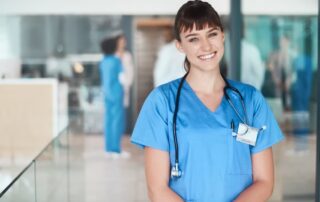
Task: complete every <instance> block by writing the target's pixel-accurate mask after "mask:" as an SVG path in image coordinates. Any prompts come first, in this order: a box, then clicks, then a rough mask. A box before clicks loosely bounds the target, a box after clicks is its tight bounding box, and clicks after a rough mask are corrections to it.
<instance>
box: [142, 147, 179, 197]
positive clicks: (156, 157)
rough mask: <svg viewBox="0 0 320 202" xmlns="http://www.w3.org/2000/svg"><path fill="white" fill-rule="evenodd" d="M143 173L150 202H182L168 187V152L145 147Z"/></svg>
mask: <svg viewBox="0 0 320 202" xmlns="http://www.w3.org/2000/svg"><path fill="white" fill-rule="evenodd" d="M145 171H146V178H147V185H148V194H149V198H150V200H151V201H152V202H163V201H166V202H183V200H182V199H181V198H180V197H179V196H178V195H177V194H176V193H175V192H173V191H172V190H171V189H170V187H169V186H168V184H169V176H170V159H169V153H168V152H165V151H161V150H157V149H152V148H150V147H146V148H145Z"/></svg>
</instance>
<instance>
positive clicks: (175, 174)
mask: <svg viewBox="0 0 320 202" xmlns="http://www.w3.org/2000/svg"><path fill="white" fill-rule="evenodd" d="M188 73H189V72H187V73H186V74H185V75H184V76H183V77H182V79H181V81H180V83H179V86H178V91H177V95H176V100H175V109H174V113H173V123H172V128H173V141H174V148H175V163H174V165H173V166H172V167H171V178H173V179H177V178H180V177H181V175H182V171H181V169H180V167H179V146H178V139H177V129H176V127H177V125H176V122H177V115H178V111H179V100H180V94H181V89H182V85H183V83H184V81H185V79H186V77H187V76H188ZM222 78H223V80H224V82H225V83H226V85H225V87H224V88H223V92H224V96H225V98H226V99H227V101H228V103H229V104H230V106H231V107H232V108H233V110H234V111H235V112H236V114H237V116H238V117H239V119H240V120H241V121H242V122H243V123H245V124H246V125H248V116H247V110H246V108H245V104H244V98H243V96H242V95H241V93H240V91H239V90H238V89H237V88H235V87H233V86H231V85H230V83H229V82H228V80H227V79H226V78H225V77H224V76H223V75H222ZM228 90H231V91H233V92H235V93H236V94H237V95H238V96H239V97H240V101H241V105H242V109H243V111H244V114H245V117H244V119H243V118H242V117H241V115H240V113H239V111H238V110H237V109H236V107H235V106H234V104H233V103H232V101H231V98H230V96H229V95H228V92H227V91H228ZM232 129H233V128H232ZM247 131H248V128H247V129H246V131H244V132H243V134H245V133H247Z"/></svg>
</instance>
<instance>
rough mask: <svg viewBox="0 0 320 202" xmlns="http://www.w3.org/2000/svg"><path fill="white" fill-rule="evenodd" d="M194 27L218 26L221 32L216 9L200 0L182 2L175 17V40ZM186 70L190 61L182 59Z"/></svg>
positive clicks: (198, 28)
mask: <svg viewBox="0 0 320 202" xmlns="http://www.w3.org/2000/svg"><path fill="white" fill-rule="evenodd" d="M193 26H195V27H196V30H201V29H203V28H205V27H206V26H209V27H219V28H220V29H221V31H222V32H223V26H222V23H221V20H220V17H219V14H218V13H217V11H216V10H215V9H214V8H213V7H212V6H211V5H210V4H209V3H208V2H203V1H201V0H193V1H188V2H187V3H185V4H183V5H182V6H181V7H180V9H179V10H178V13H177V15H176V17H175V22H174V35H175V38H176V40H178V41H181V38H180V33H181V32H185V31H189V30H192V29H193ZM184 67H185V69H186V71H189V69H190V62H189V61H188V59H187V58H186V59H185V61H184Z"/></svg>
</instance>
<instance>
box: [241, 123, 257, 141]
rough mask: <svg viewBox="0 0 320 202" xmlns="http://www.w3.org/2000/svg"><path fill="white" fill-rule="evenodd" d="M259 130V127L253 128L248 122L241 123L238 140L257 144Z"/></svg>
mask: <svg viewBox="0 0 320 202" xmlns="http://www.w3.org/2000/svg"><path fill="white" fill-rule="evenodd" d="M258 132H259V129H257V128H253V127H250V126H248V125H246V124H243V123H240V124H239V127H238V133H237V141H239V142H242V143H245V144H250V145H252V146H255V145H256V141H257V136H258Z"/></svg>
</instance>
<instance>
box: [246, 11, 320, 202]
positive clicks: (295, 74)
mask: <svg viewBox="0 0 320 202" xmlns="http://www.w3.org/2000/svg"><path fill="white" fill-rule="evenodd" d="M244 28H245V29H244V30H245V31H244V39H243V41H242V43H246V45H245V46H244V44H242V71H241V73H242V77H241V79H242V80H243V81H244V82H247V83H251V82H252V83H251V84H252V85H254V86H255V87H256V88H257V89H259V90H261V91H262V93H263V94H264V96H265V97H266V99H267V102H268V103H269V105H270V107H271V108H272V110H273V112H274V114H275V116H276V118H277V120H278V122H279V124H280V126H281V128H282V131H283V132H284V134H285V136H286V139H285V141H284V142H283V143H281V144H279V145H276V146H275V148H274V155H275V163H276V166H275V167H276V187H275V189H274V194H273V197H272V199H271V200H270V201H313V200H314V194H315V152H316V151H315V146H316V136H315V129H316V95H315V92H316V87H317V86H316V80H315V78H316V76H315V72H316V71H315V70H316V68H317V18H316V16H290V17H286V16H281V17H277V16H245V17H244ZM244 55H246V56H247V58H246V57H245V56H244ZM250 61H251V62H256V63H255V66H254V67H253V68H252V69H250V66H249V65H252V64H250ZM258 64H261V65H258ZM256 74H257V75H256ZM253 75H254V76H253ZM259 75H260V76H259ZM259 78H260V79H259ZM302 177H303V178H302Z"/></svg>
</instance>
